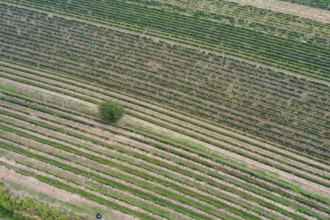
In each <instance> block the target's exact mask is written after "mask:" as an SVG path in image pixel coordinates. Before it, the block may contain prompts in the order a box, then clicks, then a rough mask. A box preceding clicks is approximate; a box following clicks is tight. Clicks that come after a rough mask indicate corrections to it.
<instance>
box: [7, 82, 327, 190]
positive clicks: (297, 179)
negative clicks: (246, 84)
mask: <svg viewBox="0 0 330 220" xmlns="http://www.w3.org/2000/svg"><path fill="white" fill-rule="evenodd" d="M4 80H5V81H8V80H6V79H4ZM9 81H11V80H9ZM24 85H25V84H21V86H23V87H24ZM28 87H29V88H30V89H36V90H40V91H43V92H46V90H44V89H39V88H36V87H34V86H28ZM53 94H56V93H55V92H53ZM57 95H58V96H60V97H63V98H66V97H67V96H63V95H61V94H57ZM75 100H76V99H75ZM89 106H91V105H89ZM83 120H84V119H83ZM195 141H196V142H197V143H201V144H202V145H204V146H206V147H208V148H209V149H211V150H213V151H215V152H218V153H220V154H221V155H226V157H228V156H229V157H231V158H232V159H234V160H237V161H242V162H244V163H248V164H249V165H250V166H254V167H255V168H259V169H263V170H268V172H273V173H277V175H279V176H281V179H285V180H286V181H288V182H290V183H294V184H296V183H298V184H299V185H300V186H301V187H303V188H304V189H306V190H310V189H313V191H315V192H319V193H321V194H323V195H329V196H330V192H329V191H328V189H327V188H326V187H324V186H321V185H318V184H316V183H314V182H310V181H308V180H305V179H302V178H300V177H296V176H293V175H292V174H289V173H286V172H284V171H281V170H278V169H276V168H273V167H270V166H268V165H263V164H259V163H258V162H255V161H254V160H251V159H249V158H245V157H243V156H241V155H237V154H235V153H232V152H230V151H227V150H223V149H220V148H217V147H214V146H212V145H209V144H206V143H204V142H200V141H197V140H195Z"/></svg>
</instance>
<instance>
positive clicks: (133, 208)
mask: <svg viewBox="0 0 330 220" xmlns="http://www.w3.org/2000/svg"><path fill="white" fill-rule="evenodd" d="M0 161H2V162H6V163H8V164H9V165H11V166H14V167H17V168H19V169H22V170H26V171H29V172H32V173H35V174H38V175H41V176H45V177H48V178H51V179H54V180H57V181H59V182H61V183H64V184H66V185H68V186H71V187H74V188H77V189H81V190H83V191H85V192H88V193H90V194H93V195H96V196H98V197H100V198H103V199H106V200H109V201H111V202H115V203H117V204H119V205H122V206H124V207H127V208H129V209H132V210H135V211H138V212H141V213H143V214H146V215H149V216H151V217H152V218H155V219H162V218H159V217H158V216H156V215H153V214H151V213H148V212H146V211H144V210H142V209H140V208H138V207H135V206H131V205H129V204H126V203H124V202H121V201H119V200H116V199H113V198H111V197H109V196H105V195H103V194H101V193H98V192H96V191H92V190H90V189H87V188H86V187H84V186H81V185H77V184H74V183H72V182H69V181H67V180H64V179H60V178H58V177H56V176H53V175H51V174H48V173H45V172H42V171H39V170H35V169H33V168H30V167H27V166H25V165H22V164H19V163H17V162H16V161H11V160H7V159H5V158H2V157H1V158H0Z"/></svg>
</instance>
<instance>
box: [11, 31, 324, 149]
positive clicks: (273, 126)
mask: <svg viewBox="0 0 330 220" xmlns="http://www.w3.org/2000/svg"><path fill="white" fill-rule="evenodd" d="M34 33H36V31H34ZM77 37H79V35H78V34H77V35H75V39H76V40H77V42H79V41H80V38H77ZM6 39H12V38H10V37H8V36H7V37H6ZM31 39H35V37H33V38H31ZM25 40H29V39H28V38H25V39H24V41H25ZM78 40H79V41H78ZM85 40H87V39H86V38H85ZM24 41H22V42H24ZM45 42H47V40H46V39H45V40H44V41H42V43H45ZM49 42H50V41H49V40H48V43H49ZM82 43H83V45H84V44H85V46H86V45H87V43H86V42H82ZM28 45H30V46H31V45H33V43H32V42H31V43H29V44H28ZM28 45H27V46H28ZM120 45H121V44H120V43H119V44H117V45H114V46H116V47H118V46H120ZM133 45H134V44H133ZM65 46H66V47H69V45H65ZM100 46H101V45H100ZM148 46H149V45H148ZM150 46H151V48H154V47H155V45H154V44H151V45H150ZM36 47H37V45H36V46H33V47H32V48H31V49H33V48H36ZM93 47H95V46H93ZM58 48H61V46H59V47H58ZM76 48H77V47H75V48H72V50H70V51H74V50H76ZM126 48H127V47H124V48H123V49H126ZM146 48H147V47H144V48H143V50H144V51H145V50H146ZM96 49H98V51H100V50H99V48H95V50H96ZM114 49H115V48H114ZM49 50H50V48H48V47H45V46H44V49H42V50H41V51H49ZM81 51H84V49H83V48H82V50H80V51H77V53H79V54H83V53H82V52H81ZM88 51H90V50H88ZM111 51H114V50H111ZM123 51H127V49H126V50H123ZM142 52H143V51H142V50H141V53H142ZM145 52H146V54H149V53H148V50H147V51H145ZM150 52H151V53H150V56H148V57H146V58H144V60H138V59H137V57H139V55H140V56H141V53H139V54H136V55H134V54H133V53H132V54H131V56H132V57H131V58H129V60H128V61H126V60H125V58H123V57H121V56H122V55H121V54H118V56H120V60H118V59H117V58H115V59H107V63H104V61H101V60H99V61H97V62H99V63H100V65H99V66H100V67H101V66H102V68H105V67H106V66H105V65H106V64H107V65H108V66H109V67H107V69H109V68H110V69H112V70H115V69H114V68H116V69H117V71H118V72H119V73H120V74H123V73H124V72H130V73H132V68H135V69H136V70H137V72H136V74H135V73H134V72H133V73H134V77H136V78H137V79H140V80H139V81H137V82H136V81H135V82H134V81H126V83H125V84H122V83H121V84H119V83H118V81H117V80H113V79H111V81H112V84H111V85H117V86H118V85H121V86H123V85H124V86H125V87H127V88H130V90H129V91H135V93H138V94H140V95H144V96H147V97H148V96H150V94H151V93H152V92H154V91H157V92H158V97H157V100H159V101H162V102H164V99H165V100H169V99H171V100H174V99H175V98H176V99H178V97H180V96H182V98H184V100H187V98H189V97H187V95H184V94H183V93H181V92H180V93H179V94H180V96H178V94H176V93H174V94H168V95H166V96H164V95H165V94H164V93H165V92H166V93H168V90H165V89H163V90H160V89H161V87H160V86H159V83H160V82H162V81H164V78H163V80H160V79H161V78H160V77H158V76H157V75H158V71H152V70H150V67H146V66H144V67H143V69H141V70H143V71H144V72H141V70H140V69H137V68H138V66H137V64H138V63H146V62H148V60H149V61H150V62H151V59H150V57H152V55H154V54H155V53H154V52H153V51H150ZM121 53H122V52H121ZM57 54H58V53H57ZM57 54H54V55H57ZM84 54H86V53H84ZM94 55H96V54H95V53H94ZM79 56H80V57H81V55H79ZM92 56H93V55H92V54H91V55H90V56H89V57H92ZM107 56H109V55H107V54H104V55H103V54H102V56H100V57H103V58H105V57H107ZM118 56H117V55H116V56H115V57H118ZM141 57H143V55H142V56H141ZM65 58H69V59H71V60H72V61H73V62H81V61H82V60H81V59H80V58H78V59H77V58H76V56H75V57H73V55H70V57H67V56H65V57H64V59H62V60H63V61H60V60H58V62H63V63H64V62H65V60H67V59H65ZM81 58H82V59H83V57H81ZM103 58H102V59H103ZM49 59H53V56H50V57H49V58H48V60H49ZM172 59H173V58H172ZM117 60H118V61H117ZM84 61H86V59H84ZM143 61H144V62H143ZM153 61H155V62H160V59H157V60H153ZM43 62H45V61H43ZM93 62H94V61H93ZM109 62H115V63H114V64H115V65H116V66H117V67H116V66H114V64H111V65H109ZM39 63H40V62H39ZM172 64H173V62H172ZM181 64H182V63H181ZM39 65H41V64H39ZM90 65H92V66H95V63H94V64H93V63H92V64H90ZM118 65H120V66H118ZM123 65H125V66H129V69H128V68H127V67H126V68H123V67H121V66H123ZM140 65H141V64H140ZM164 65H166V69H167V68H169V67H170V63H168V64H166V63H164ZM61 66H62V68H61V70H62V71H63V67H64V66H63V64H62V65H61ZM177 66H178V67H179V66H180V65H179V63H178V65H177ZM43 67H45V65H43ZM178 67H176V69H177V68H178ZM237 67H239V70H241V68H242V64H240V65H239V66H237V65H233V66H231V65H230V66H229V67H228V68H229V71H231V72H229V73H228V74H226V75H224V76H226V77H228V79H229V77H230V73H231V74H235V75H238V74H239V70H236V69H235V68H237ZM140 68H141V67H140ZM171 68H172V69H168V70H166V69H165V68H162V72H163V74H164V76H166V75H165V73H166V74H167V72H168V73H171V72H170V71H173V66H171ZM181 68H182V67H181ZM233 68H234V69H233ZM70 69H71V68H70ZM181 70H182V69H181ZM196 70H198V69H196V68H194V69H192V70H189V69H188V71H189V75H191V74H190V73H194V72H196ZM211 70H212V69H210V70H208V71H210V74H211ZM82 71H84V72H85V73H86V74H90V72H93V71H94V72H95V70H93V69H87V68H86V66H84V67H83V69H80V71H79V72H82ZM87 71H89V73H87ZM165 71H166V72H165ZM175 71H176V72H177V73H180V72H183V73H185V72H186V75H187V74H188V71H179V69H177V70H175ZM199 71H200V70H199ZM204 71H205V69H204ZM100 73H102V74H103V75H104V73H103V71H102V72H100ZM201 73H202V71H201ZM86 74H85V75H84V76H86ZM120 74H117V75H116V78H117V79H118V78H119V79H120V78H121V77H123V76H120ZM181 74H182V73H181ZM94 75H95V73H94ZM107 75H109V73H107ZM211 76H212V75H211ZM251 76H252V75H251ZM87 77H88V76H87ZM114 77H115V76H114ZM145 77H148V84H147V85H146V83H145V82H143V81H142V80H143V79H144V78H145ZM167 77H171V80H170V81H168V80H167V81H168V82H166V81H164V83H162V84H163V85H162V86H165V88H166V87H178V86H179V87H180V90H181V91H182V92H185V93H189V92H191V91H196V90H197V91H198V95H197V96H196V94H194V95H195V97H198V99H195V100H194V99H192V98H190V99H192V100H191V101H193V105H192V103H189V102H187V101H186V102H183V100H182V98H181V100H178V102H177V103H180V102H181V105H183V104H184V106H185V108H189V109H190V111H193V112H195V109H199V110H200V111H201V110H203V112H196V113H197V114H199V115H202V116H204V117H209V116H210V115H212V114H214V115H217V114H218V112H219V111H220V112H221V111H222V112H223V114H227V115H228V116H227V119H226V120H224V119H222V120H224V122H225V123H227V124H229V125H231V126H236V127H237V126H239V127H240V128H243V127H244V128H245V129H246V128H247V127H249V128H250V129H251V130H252V132H254V133H257V134H259V135H260V136H263V137H265V136H266V137H267V138H270V139H274V138H276V139H277V140H281V142H282V143H283V142H284V143H286V144H290V143H289V141H292V142H293V141H294V143H295V144H291V145H296V144H299V146H300V147H301V148H302V149H304V150H306V151H309V152H314V154H315V153H316V152H315V151H313V150H312V149H311V146H314V148H315V149H317V148H318V147H321V146H320V145H322V142H319V141H318V139H320V137H319V134H320V132H321V133H322V130H324V129H325V128H321V130H320V128H318V129H316V128H317V127H319V126H324V123H322V122H324V119H323V118H322V117H320V115H324V114H323V113H321V112H318V114H315V113H313V114H314V115H311V116H309V117H313V120H309V123H313V124H314V125H311V124H305V122H303V120H307V119H308V118H307V117H305V115H304V113H305V111H309V112H312V110H313V111H314V109H319V110H320V109H324V110H326V109H327V108H326V106H327V103H326V102H321V100H320V102H319V103H320V104H321V103H322V105H325V107H323V108H322V107H321V106H320V107H321V108H320V107H319V108H315V107H314V108H313V109H311V106H315V104H316V103H311V104H312V105H311V106H308V107H307V106H306V108H301V107H302V105H301V104H302V102H301V101H298V100H299V98H298V97H299V96H297V98H298V100H297V101H298V102H297V101H295V100H292V102H291V106H290V107H289V108H285V105H283V101H284V100H285V99H287V98H286V96H290V95H292V94H290V93H291V92H290V93H288V95H285V96H282V95H281V96H279V94H280V93H283V92H282V91H285V90H283V88H281V89H276V90H274V91H269V92H271V93H268V91H267V93H268V94H271V95H272V96H274V98H275V97H276V99H275V100H271V102H269V101H268V100H263V101H262V103H263V105H269V107H268V106H267V107H266V106H265V107H263V108H259V109H260V110H262V111H261V112H260V113H258V114H257V115H256V113H255V111H256V109H255V107H254V103H255V102H258V99H260V97H267V95H266V94H265V89H264V86H265V85H266V84H265V83H267V84H269V83H268V82H270V80H268V79H267V80H268V82H267V81H264V82H262V81H261V82H262V83H260V84H258V83H252V82H255V79H254V78H252V77H251V78H249V79H248V80H247V81H246V80H243V79H242V80H240V81H238V82H239V84H238V85H242V84H243V85H245V86H247V87H246V88H245V89H243V88H242V87H237V88H234V89H235V90H237V91H236V92H235V93H233V95H234V96H236V97H237V99H236V100H237V101H238V103H233V102H232V101H230V102H229V100H232V96H231V95H230V94H229V95H228V93H226V90H224V89H225V88H224V89H223V90H222V91H221V93H219V90H218V89H217V90H215V89H213V88H216V87H213V86H212V87H210V85H208V84H206V85H205V86H200V85H198V86H196V84H195V83H194V82H195V81H194V80H196V79H194V78H192V79H191V80H189V81H188V83H189V82H191V83H193V84H187V83H186V84H182V82H183V81H182V79H180V78H178V80H180V81H178V83H180V84H181V85H180V84H177V83H176V84H174V82H175V81H174V80H175V76H174V75H173V74H171V76H167ZM179 77H181V76H180V75H179ZM262 77H263V76H262ZM272 78H273V77H272ZM274 78H275V77H274ZM165 79H166V78H165ZM218 79H220V78H218ZM260 79H261V80H262V78H261V77H260ZM94 80H95V79H94ZM102 80H103V81H104V78H102ZM125 80H126V77H125ZM204 80H206V79H205V77H204ZM100 81H101V79H100ZM114 82H116V84H115V83H114ZM142 82H143V84H141V83H142ZM151 82H152V83H153V85H157V83H158V85H157V87H156V86H153V87H151V85H150V83H151ZM206 82H207V81H206ZM229 82H230V81H229ZM250 82H251V83H250ZM133 83H134V84H133ZM231 83H234V82H233V80H231ZM139 84H140V85H139ZM132 85H136V86H139V87H133V88H131V87H132ZM207 86H208V87H209V89H206V88H207ZM223 86H225V85H224V84H223ZM227 86H228V84H227ZM255 86H259V88H256V87H255ZM261 87H262V88H263V89H262V90H260V88H261ZM142 88H143V90H142ZM210 88H211V89H210ZM269 88H272V86H270V87H269ZM146 89H148V90H151V91H148V90H146ZM138 90H140V91H141V92H137V91H138ZM212 90H214V91H212ZM246 91H250V92H249V93H251V91H260V92H262V95H261V94H260V93H259V94H256V93H254V94H253V93H252V94H251V95H250V96H247V97H242V96H241V93H243V92H246ZM159 93H160V94H159ZM206 94H208V95H206ZM213 94H214V95H213ZM159 95H163V98H162V99H159ZM205 96H206V97H208V100H210V101H212V103H211V104H209V106H208V107H207V108H205V104H200V103H201V100H202V99H203V98H204V100H205ZM319 96H320V94H318V95H316V96H314V97H319ZM190 97H191V95H190ZM224 97H225V99H224ZM251 97H252V98H253V99H251ZM314 97H313V99H311V102H315V101H314ZM242 98H244V99H246V100H244V101H243V100H242ZM279 98H280V99H283V98H284V100H283V101H281V100H279ZM248 99H250V100H248ZM312 100H313V101H312ZM215 101H216V102H221V104H222V105H219V104H215V103H216V102H215ZM242 101H243V102H242ZM322 101H323V100H322ZM240 102H242V103H240ZM285 102H287V100H286V101H285ZM285 102H284V103H285ZM225 103H228V104H226V105H225ZM172 104H173V103H172ZM175 104H176V103H175ZM242 104H243V105H244V106H247V107H249V106H251V107H253V108H251V109H248V108H242ZM303 104H306V102H303ZM176 105H177V104H176ZM318 105H319V104H318ZM194 106H196V107H194ZM277 106H282V107H281V109H279V110H278V111H274V107H277ZM294 106H297V107H296V108H295V107H294ZM299 106H300V107H299ZM180 107H181V106H180ZM192 107H194V108H193V109H192ZM260 107H261V106H260ZM228 108H229V109H230V108H235V109H237V111H240V112H237V113H236V111H233V110H229V109H228ZM277 108H278V107H277ZM298 108H300V109H303V110H304V111H303V112H301V110H298ZM284 109H285V110H284ZM295 109H297V110H295ZM260 110H259V111H260ZM283 110H284V111H292V116H291V115H288V114H287V115H288V116H289V117H290V116H291V117H292V118H287V119H288V120H285V119H286V117H283V115H282V113H281V112H282V111H283ZM316 111H318V110H316ZM270 113H273V114H270ZM252 115H256V116H255V117H257V119H258V118H259V117H262V118H263V121H264V120H265V118H267V120H268V121H269V123H270V124H268V125H264V126H265V128H262V127H259V128H258V126H257V125H255V124H259V122H258V121H259V119H258V121H256V120H255V118H253V120H252V118H251V116H252ZM273 115H277V116H276V118H274V119H275V120H274V119H272V117H273ZM297 115H298V117H299V118H298V117H297ZM299 115H301V116H299ZM242 116H244V117H243V118H242ZM288 116H287V117H288ZM240 118H241V120H239V119H240ZM300 118H301V119H300ZM317 118H319V119H317ZM279 120H281V121H279ZM297 120H300V121H301V122H299V121H297ZM316 120H317V121H316ZM234 121H235V122H236V124H235V123H233V122H234ZM249 121H250V122H249ZM294 121H296V123H299V125H300V126H296V125H294V126H293V125H292V126H290V124H291V123H293V122H294ZM278 123H279V125H281V126H278V125H277V124H278ZM257 128H258V130H256V129H257ZM312 128H315V129H314V130H313V129H312ZM283 129H285V130H286V133H287V134H286V135H287V136H290V138H288V139H283V132H277V131H278V130H283ZM294 129H304V131H303V133H301V132H297V133H292V130H294ZM250 132H251V131H250ZM280 133H281V134H280ZM304 133H306V134H308V135H304ZM311 135H315V138H311V137H312V136H311ZM281 136H282V137H281ZM299 139H300V141H299ZM304 142H305V143H304ZM304 146H305V147H304ZM321 148H322V147H321Z"/></svg>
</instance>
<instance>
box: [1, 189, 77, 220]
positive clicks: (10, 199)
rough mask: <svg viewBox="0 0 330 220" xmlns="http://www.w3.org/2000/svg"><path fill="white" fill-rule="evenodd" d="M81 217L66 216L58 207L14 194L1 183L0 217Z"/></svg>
mask: <svg viewBox="0 0 330 220" xmlns="http://www.w3.org/2000/svg"><path fill="white" fill-rule="evenodd" d="M40 218H41V219H52V220H53V219H54V220H55V219H56V220H57V219H62V220H65V219H79V218H72V217H69V216H66V215H65V214H63V213H62V212H61V211H59V210H58V209H56V208H49V207H47V206H46V205H44V204H42V203H39V202H38V201H37V200H35V199H33V198H30V197H25V198H19V197H17V196H14V195H12V194H11V193H10V192H9V191H6V190H5V189H4V186H3V185H0V219H8V220H10V219H24V220H26V219H40Z"/></svg>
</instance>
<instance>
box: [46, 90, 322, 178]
mask: <svg viewBox="0 0 330 220" xmlns="http://www.w3.org/2000/svg"><path fill="white" fill-rule="evenodd" d="M61 87H62V88H63V90H64V89H65V86H61ZM49 88H51V87H49ZM57 88H58V85H57ZM80 94H81V92H80ZM94 96H95V97H97V95H94ZM180 132H181V131H180ZM188 136H189V134H188ZM193 137H194V136H193ZM194 138H195V137H194ZM197 138H198V137H197ZM198 139H199V140H202V141H204V142H205V143H210V144H212V145H214V146H217V147H219V148H222V149H226V150H229V151H232V152H235V153H238V154H239V155H244V156H245V157H249V153H247V152H245V151H242V148H243V149H244V148H245V147H244V146H242V145H241V146H238V145H237V144H235V143H233V142H229V144H231V147H230V148H227V147H226V146H225V145H220V144H218V143H216V142H214V141H209V140H206V139H204V138H202V139H201V138H198ZM220 141H223V140H220ZM227 143H228V142H227ZM234 146H237V147H238V148H237V149H238V150H234V149H233V148H232V147H234ZM247 150H251V149H249V148H247ZM255 153H256V155H258V154H260V153H259V152H258V151H256V152H255ZM263 156H266V157H268V156H267V155H265V154H264V155H263ZM251 159H253V160H256V161H260V162H262V163H265V164H268V165H270V166H274V167H276V168H279V169H283V170H285V171H286V172H290V173H291V172H293V170H291V169H285V168H283V167H282V166H278V165H275V163H273V160H274V158H272V162H271V163H269V162H268V163H267V162H266V161H267V160H265V159H264V158H263V159H259V158H256V157H252V158H251ZM275 160H276V159H275ZM281 163H282V162H281ZM288 165H289V166H293V165H290V164H288ZM297 168H298V170H300V166H298V167H297ZM310 172H311V171H310V170H307V173H310ZM293 173H295V175H297V176H301V174H299V171H298V172H293ZM315 174H316V175H318V174H317V173H315ZM301 177H303V178H308V177H307V176H305V175H302V176H301ZM320 177H321V178H324V177H323V175H320ZM313 181H317V180H313ZM320 183H321V182H320ZM321 184H322V183H321Z"/></svg>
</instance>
